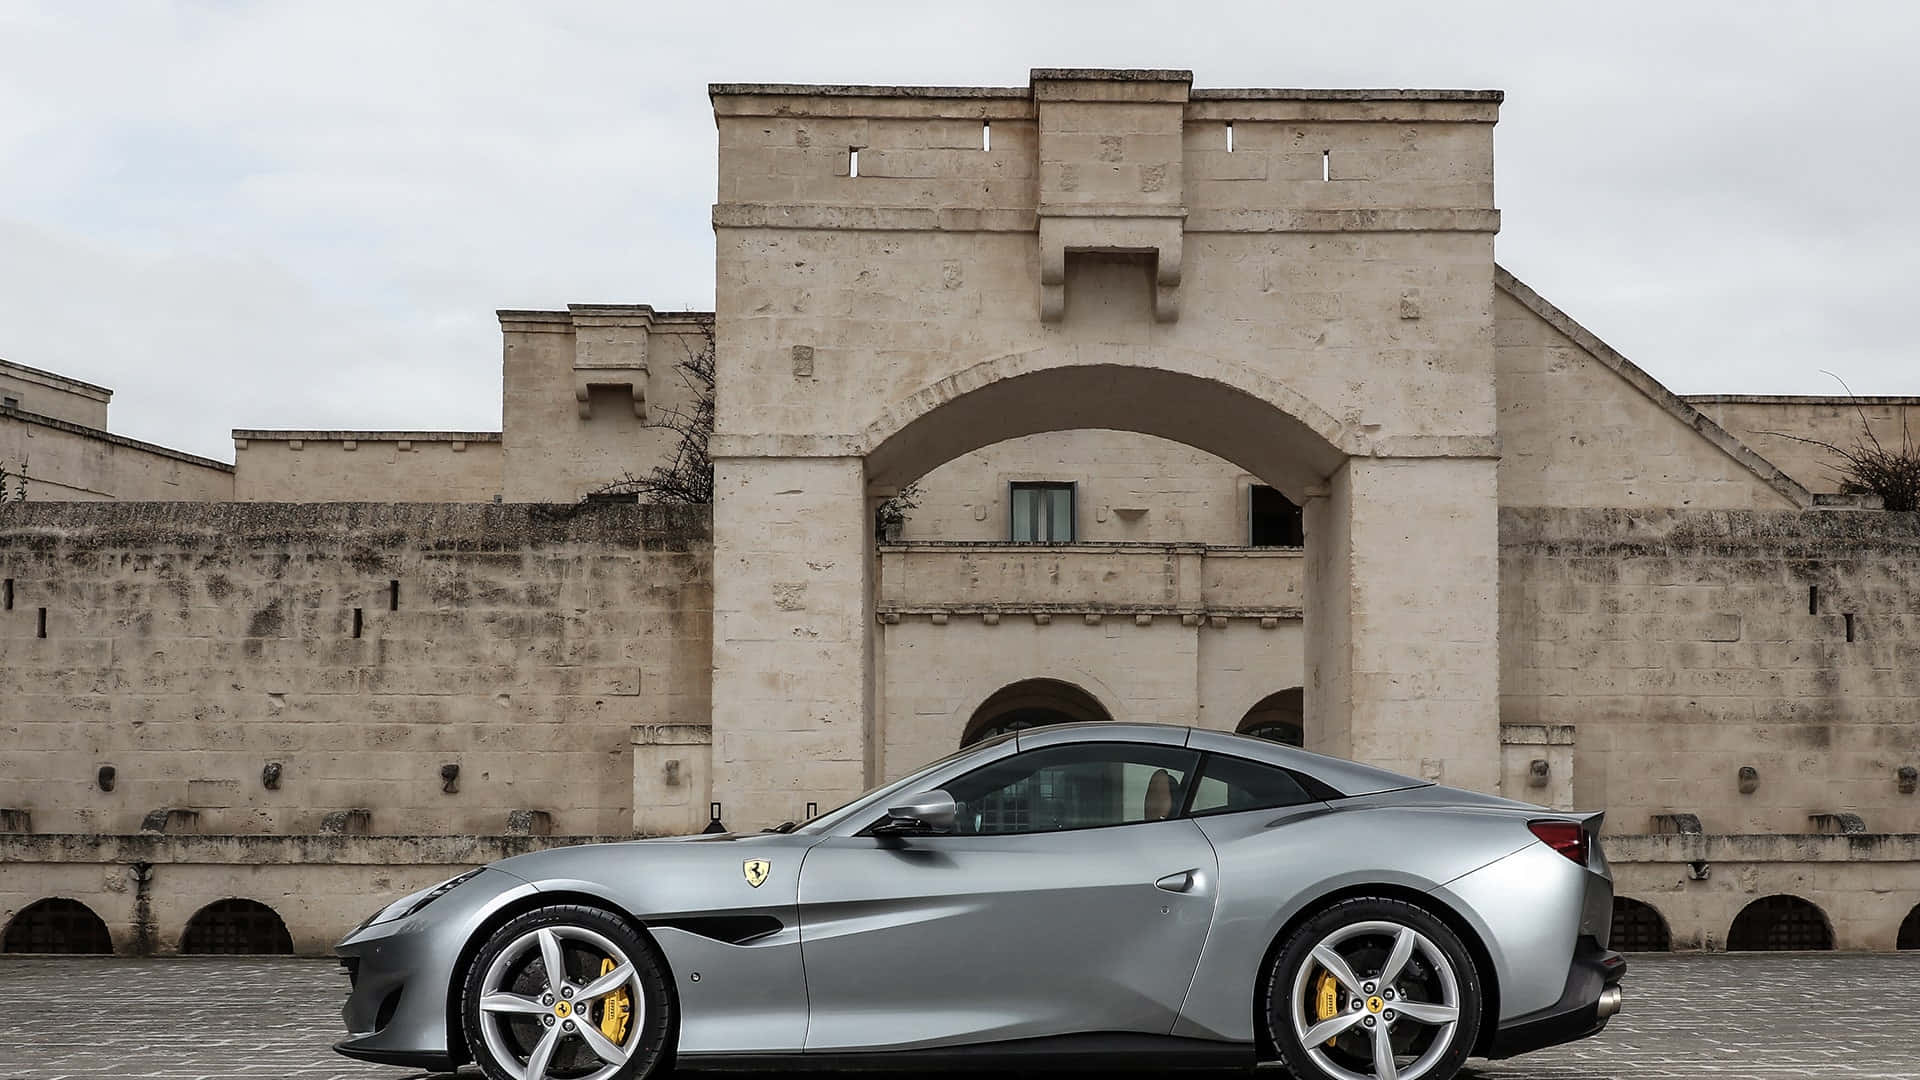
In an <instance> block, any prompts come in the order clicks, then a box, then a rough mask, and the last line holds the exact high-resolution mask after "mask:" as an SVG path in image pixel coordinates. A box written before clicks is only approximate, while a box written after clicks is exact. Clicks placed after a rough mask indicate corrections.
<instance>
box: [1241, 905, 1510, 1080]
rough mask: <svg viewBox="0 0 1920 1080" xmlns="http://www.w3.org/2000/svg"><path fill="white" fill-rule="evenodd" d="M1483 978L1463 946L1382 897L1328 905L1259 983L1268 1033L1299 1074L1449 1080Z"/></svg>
mask: <svg viewBox="0 0 1920 1080" xmlns="http://www.w3.org/2000/svg"><path fill="white" fill-rule="evenodd" d="M1481 1001H1482V996H1481V990H1480V979H1479V973H1478V972H1477V971H1476V970H1475V968H1474V964H1473V958H1472V956H1470V955H1469V954H1468V952H1467V950H1466V947H1465V946H1464V945H1462V944H1461V942H1460V938H1459V936H1458V935H1456V934H1455V933H1454V932H1453V931H1452V930H1451V929H1449V928H1448V927H1447V925H1446V924H1445V923H1443V922H1441V921H1440V920H1439V919H1437V918H1435V917H1434V916H1433V915H1431V914H1430V913H1428V912H1427V911H1425V910H1424V909H1422V908H1419V907H1416V906H1414V905H1412V904H1409V903H1406V902H1405V901H1401V900H1394V899H1389V898H1386V897H1359V898H1355V899H1350V900H1343V901H1340V902H1338V903H1336V904H1333V905H1331V906H1329V907H1328V908H1327V909H1326V910H1325V911H1321V912H1319V913H1317V914H1315V915H1314V916H1313V917H1311V918H1309V919H1307V920H1306V921H1305V922H1304V923H1302V924H1301V925H1300V926H1299V928H1298V929H1296V930H1295V931H1294V933H1293V934H1292V935H1291V936H1289V937H1288V939H1287V941H1286V943H1285V944H1284V945H1282V946H1281V949H1280V951H1279V953H1278V954H1277V955H1276V956H1275V957H1274V960H1273V962H1272V964H1271V965H1270V966H1269V967H1268V970H1267V977H1266V979H1265V981H1264V995H1263V999H1262V1005H1263V1009H1262V1011H1263V1012H1264V1014H1265V1018H1266V1023H1267V1034H1268V1036H1269V1038H1271V1039H1272V1041H1273V1045H1274V1048H1275V1049H1277V1050H1278V1051H1279V1052H1280V1056H1281V1058H1282V1059H1284V1060H1285V1062H1286V1065H1287V1067H1288V1068H1289V1069H1291V1070H1293V1073H1294V1075H1295V1076H1300V1077H1321V1078H1324V1080H1448V1078H1450V1077H1452V1076H1453V1075H1454V1074H1455V1073H1456V1072H1458V1071H1459V1069H1460V1066H1461V1065H1462V1064H1463V1063H1465V1061H1466V1060H1467V1055H1468V1054H1470V1053H1471V1052H1472V1050H1473V1045H1474V1041H1475V1039H1476V1038H1478V1036H1479V1031H1480V1021H1481V1015H1480V1014H1481Z"/></svg>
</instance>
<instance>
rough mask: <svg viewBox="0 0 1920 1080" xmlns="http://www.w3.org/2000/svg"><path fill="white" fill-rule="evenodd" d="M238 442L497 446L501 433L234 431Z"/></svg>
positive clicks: (244, 429) (260, 429)
mask: <svg viewBox="0 0 1920 1080" xmlns="http://www.w3.org/2000/svg"><path fill="white" fill-rule="evenodd" d="M233 437H234V439H236V440H244V441H248V442H292V441H295V440H298V441H301V442H466V443H497V442H499V441H500V433H499V432H497V431H293V430H285V429H272V430H268V429H262V428H234V429H233Z"/></svg>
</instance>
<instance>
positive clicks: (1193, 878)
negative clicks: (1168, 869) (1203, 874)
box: [1153, 869, 1200, 893]
mask: <svg viewBox="0 0 1920 1080" xmlns="http://www.w3.org/2000/svg"><path fill="white" fill-rule="evenodd" d="M1199 881H1200V871H1199V870H1198V869H1193V870H1182V871H1180V872H1179V873H1177V874H1168V875H1167V876H1166V877H1163V878H1161V879H1160V880H1159V881H1156V882H1154V883H1153V887H1154V888H1156V889H1164V890H1166V891H1167V892H1178V893H1183V892H1192V891H1193V887H1194V886H1195V885H1196V884H1198V883H1199Z"/></svg>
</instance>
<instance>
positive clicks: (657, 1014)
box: [461, 904, 669, 1080]
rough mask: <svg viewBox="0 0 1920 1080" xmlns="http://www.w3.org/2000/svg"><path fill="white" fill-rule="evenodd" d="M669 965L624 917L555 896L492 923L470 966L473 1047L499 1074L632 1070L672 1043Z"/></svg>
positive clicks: (649, 1063) (467, 1010)
mask: <svg viewBox="0 0 1920 1080" xmlns="http://www.w3.org/2000/svg"><path fill="white" fill-rule="evenodd" d="M667 993H668V990H667V980H666V971H665V965H664V964H663V963H662V962H661V961H660V959H659V957H658V955H657V954H656V953H655V952H654V949H653V946H652V944H651V943H650V942H648V941H647V940H646V939H645V938H644V937H642V936H641V935H640V933H639V932H637V931H636V930H634V929H633V927H631V926H629V925H628V924H627V922H626V921H625V920H624V919H621V918H619V917H618V916H615V915H613V914H611V913H609V912H606V911H601V910H600V909H598V908H592V907H585V906H581V905H576V904H556V905H553V906H551V907H543V908H538V909H535V910H533V911H529V912H527V913H525V914H523V915H521V916H519V917H517V918H515V919H513V920H512V921H510V922H508V923H507V924H506V925H505V926H502V927H501V928H500V929H498V930H496V931H494V932H493V934H492V935H491V936H490V937H488V938H487V941H486V944H484V945H482V946H481V947H480V951H479V953H478V954H477V955H475V956H474V958H473V963H472V964H470V965H469V966H468V968H467V972H466V979H465V983H464V988H463V992H462V998H461V1001H462V1010H461V1012H462V1017H463V1019H464V1021H465V1024H464V1027H465V1030H466V1037H467V1047H468V1049H469V1051H470V1052H471V1053H472V1054H473V1059H474V1061H475V1062H477V1063H478V1064H479V1066H480V1068H481V1069H482V1070H483V1071H484V1072H485V1073H486V1074H487V1076H488V1077H489V1078H491V1080H632V1078H638V1077H644V1076H646V1075H648V1074H649V1073H650V1072H652V1071H653V1070H654V1067H655V1066H656V1065H657V1064H658V1063H659V1062H660V1060H661V1058H662V1057H663V1056H664V1055H665V1053H666V1049H667V1046H666V1042H667V1032H668V1026H669V1025H668V1020H669V1010H668V1002H667Z"/></svg>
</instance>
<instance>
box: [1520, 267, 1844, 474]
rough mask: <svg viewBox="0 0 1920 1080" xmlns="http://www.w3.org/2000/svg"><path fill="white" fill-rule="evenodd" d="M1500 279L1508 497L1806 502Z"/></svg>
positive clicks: (1744, 451) (1771, 467)
mask: <svg viewBox="0 0 1920 1080" xmlns="http://www.w3.org/2000/svg"><path fill="white" fill-rule="evenodd" d="M1496 281H1497V284H1498V285H1499V292H1498V295H1497V297H1496V299H1495V302H1494V318H1495V324H1494V325H1495V341H1496V346H1495V350H1494V354H1495V358H1496V362H1497V365H1498V374H1497V383H1496V390H1497V394H1498V397H1499V402H1500V450H1501V454H1500V504H1501V505H1502V506H1635V507H1639V506H1647V507H1653V506H1664V507H1676V508H1682V509H1687V508H1693V509H1745V508H1749V507H1753V508H1763V509H1791V508H1797V507H1802V506H1806V505H1807V504H1808V501H1809V497H1808V496H1807V494H1806V492H1805V491H1802V490H1799V489H1798V488H1797V486H1796V485H1795V484H1794V483H1793V481H1792V480H1791V479H1788V477H1787V476H1783V475H1782V474H1781V472H1780V470H1779V469H1778V468H1776V467H1775V463H1773V462H1772V461H1770V460H1762V459H1761V458H1760V457H1758V456H1756V454H1755V453H1754V451H1753V450H1752V449H1750V448H1749V447H1748V446H1747V445H1745V444H1743V443H1742V442H1741V441H1740V439H1738V438H1735V437H1732V436H1730V435H1729V433H1728V432H1726V431H1724V430H1722V429H1721V428H1719V427H1718V426H1717V425H1715V424H1714V423H1713V422H1712V420H1711V419H1710V418H1708V417H1706V416H1703V415H1702V414H1700V413H1699V412H1698V411H1696V410H1695V409H1694V408H1693V407H1692V406H1690V405H1688V404H1687V403H1686V402H1684V401H1682V400H1681V399H1680V398H1678V397H1676V396H1674V395H1673V394H1672V393H1671V392H1669V391H1668V390H1667V389H1666V388H1665V387H1663V386H1661V385H1660V384H1659V383H1658V382H1655V381H1654V380H1653V378H1652V377H1651V376H1649V375H1647V373H1646V372H1644V371H1642V370H1640V369H1639V368H1638V367H1636V366H1635V365H1634V364H1633V363H1632V362H1631V361H1629V360H1628V359H1627V358H1626V357H1624V356H1621V355H1620V354H1619V353H1617V352H1615V351H1614V350H1613V349H1612V348H1610V347H1609V346H1608V345H1607V344H1606V343H1605V342H1603V341H1601V340H1600V339H1599V338H1597V337H1595V336H1593V334H1592V333H1590V332H1589V331H1587V330H1586V329H1585V328H1584V327H1582V326H1580V324H1578V323H1576V322H1574V321H1573V320H1572V319H1571V318H1569V317H1568V316H1567V315H1566V313H1564V312H1562V311H1560V310H1559V309H1558V308H1556V307H1554V306H1553V305H1552V304H1550V303H1548V302H1547V301H1546V300H1544V299H1542V298H1541V297H1540V296H1539V294H1537V293H1535V292H1534V291H1533V290H1532V289H1530V288H1528V287H1527V286H1526V284H1525V283H1523V282H1521V281H1519V280H1517V279H1515V278H1514V277H1513V276H1512V275H1511V274H1508V273H1507V272H1506V271H1504V270H1502V271H1500V272H1499V273H1498V275H1497V278H1496ZM1768 450H1769V452H1771V450H1772V447H1771V446H1770V447H1768ZM1796 478H1797V477H1796Z"/></svg>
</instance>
